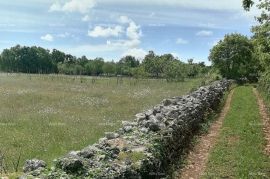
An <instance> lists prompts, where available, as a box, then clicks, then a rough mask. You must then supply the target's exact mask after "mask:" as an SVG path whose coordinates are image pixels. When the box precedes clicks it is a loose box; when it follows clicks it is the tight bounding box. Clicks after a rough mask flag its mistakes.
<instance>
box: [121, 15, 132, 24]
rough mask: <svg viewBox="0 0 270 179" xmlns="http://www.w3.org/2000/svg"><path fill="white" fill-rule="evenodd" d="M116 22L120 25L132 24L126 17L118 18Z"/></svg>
mask: <svg viewBox="0 0 270 179" xmlns="http://www.w3.org/2000/svg"><path fill="white" fill-rule="evenodd" d="M118 21H119V22H120V23H122V24H127V23H130V22H132V20H131V19H130V18H128V17H127V16H120V17H119V19H118Z"/></svg>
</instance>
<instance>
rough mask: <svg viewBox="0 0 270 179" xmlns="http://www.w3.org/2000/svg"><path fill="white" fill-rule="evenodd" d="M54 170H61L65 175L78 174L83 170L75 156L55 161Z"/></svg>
mask: <svg viewBox="0 0 270 179" xmlns="http://www.w3.org/2000/svg"><path fill="white" fill-rule="evenodd" d="M56 168H58V169H62V170H63V171H65V172H66V173H71V174H73V173H79V172H81V171H82V170H84V168H83V162H82V160H81V159H80V158H79V157H75V156H66V157H64V158H61V159H59V160H57V162H56Z"/></svg>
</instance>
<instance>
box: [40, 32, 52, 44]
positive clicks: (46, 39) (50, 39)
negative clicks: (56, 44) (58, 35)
mask: <svg viewBox="0 0 270 179" xmlns="http://www.w3.org/2000/svg"><path fill="white" fill-rule="evenodd" d="M40 39H41V40H45V41H48V42H52V41H53V40H54V37H53V36H52V35H51V34H46V35H44V36H41V37H40Z"/></svg>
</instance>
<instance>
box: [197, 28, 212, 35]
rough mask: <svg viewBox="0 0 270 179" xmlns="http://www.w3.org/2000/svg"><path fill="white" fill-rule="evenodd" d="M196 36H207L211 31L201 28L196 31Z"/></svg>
mask: <svg viewBox="0 0 270 179" xmlns="http://www.w3.org/2000/svg"><path fill="white" fill-rule="evenodd" d="M196 35H197V36H201V37H209V36H212V35H213V32H212V31H209V30H202V31H199V32H197V33H196Z"/></svg>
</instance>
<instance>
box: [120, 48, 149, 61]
mask: <svg viewBox="0 0 270 179" xmlns="http://www.w3.org/2000/svg"><path fill="white" fill-rule="evenodd" d="M127 55H131V56H133V57H135V58H137V59H139V60H142V59H144V57H145V55H147V52H146V51H145V50H143V49H141V48H132V49H128V50H127V51H126V52H124V53H123V54H122V57H124V56H127Z"/></svg>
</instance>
